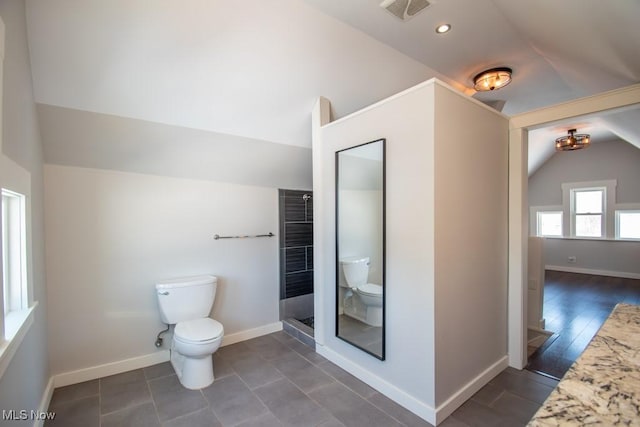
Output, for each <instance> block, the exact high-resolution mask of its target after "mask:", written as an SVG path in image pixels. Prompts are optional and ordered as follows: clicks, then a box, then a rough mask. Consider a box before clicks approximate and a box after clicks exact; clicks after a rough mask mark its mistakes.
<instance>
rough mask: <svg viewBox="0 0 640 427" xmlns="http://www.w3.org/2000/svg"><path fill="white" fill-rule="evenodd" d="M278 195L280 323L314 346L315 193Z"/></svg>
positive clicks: (296, 192)
mask: <svg viewBox="0 0 640 427" xmlns="http://www.w3.org/2000/svg"><path fill="white" fill-rule="evenodd" d="M278 193H279V194H278V196H279V209H280V214H279V217H280V219H279V222H280V233H279V236H280V320H282V322H283V326H284V329H285V330H286V331H287V332H288V333H290V334H291V335H293V336H294V337H296V338H298V339H299V340H301V341H303V342H305V343H307V344H309V345H313V343H314V341H313V193H312V192H311V191H300V190H282V189H281V190H278Z"/></svg>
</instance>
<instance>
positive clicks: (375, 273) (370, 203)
mask: <svg viewBox="0 0 640 427" xmlns="http://www.w3.org/2000/svg"><path fill="white" fill-rule="evenodd" d="M384 209H385V140H384V139H379V140H376V141H372V142H368V143H366V144H362V145H358V146H355V147H351V148H347V149H344V150H340V151H338V152H336V244H337V247H336V276H337V277H336V287H337V289H336V298H337V301H336V335H337V336H338V337H339V338H341V339H343V340H345V341H347V342H349V343H351V344H353V345H355V346H356V347H358V348H360V349H362V350H364V351H366V352H367V353H370V354H371V355H373V356H375V357H377V358H378V359H381V360H384V354H385V348H384V341H385V338H384V337H385V335H384V319H385V305H384V295H385V280H384V278H385V273H384V268H385V260H384V258H385V210H384Z"/></svg>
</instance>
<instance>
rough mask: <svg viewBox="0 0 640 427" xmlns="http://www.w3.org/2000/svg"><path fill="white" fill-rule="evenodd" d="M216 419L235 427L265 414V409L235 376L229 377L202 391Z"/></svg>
mask: <svg viewBox="0 0 640 427" xmlns="http://www.w3.org/2000/svg"><path fill="white" fill-rule="evenodd" d="M202 393H203V394H204V396H205V397H206V398H207V400H208V401H209V405H210V406H211V408H213V412H214V414H215V415H216V417H217V418H218V419H219V420H220V422H222V424H224V425H235V424H239V423H241V422H244V421H247V420H248V419H251V418H255V417H257V416H258V415H262V414H263V413H265V412H267V408H266V407H265V406H264V405H263V404H262V402H261V401H260V400H259V399H258V398H257V397H256V395H255V394H253V392H252V391H251V390H249V388H248V387H247V386H246V385H245V384H244V383H243V382H242V381H241V380H240V378H239V377H238V376H237V375H235V374H234V375H229V376H228V377H225V378H221V379H219V380H216V381H214V382H213V384H212V385H210V386H209V387H207V388H205V389H203V390H202Z"/></svg>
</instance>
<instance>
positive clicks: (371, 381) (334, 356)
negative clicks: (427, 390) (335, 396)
mask: <svg viewBox="0 0 640 427" xmlns="http://www.w3.org/2000/svg"><path fill="white" fill-rule="evenodd" d="M316 353H318V354H320V355H321V356H324V357H325V358H327V359H329V360H330V361H331V362H333V363H335V364H336V365H338V366H339V367H341V368H342V369H344V370H345V371H347V372H349V373H350V374H352V375H353V376H355V377H356V378H358V379H359V380H361V381H363V382H364V383H366V384H368V385H369V386H371V387H373V388H375V389H376V390H377V391H378V392H380V393H382V394H384V395H385V396H387V397H388V398H389V399H391V400H393V401H394V402H396V403H397V404H398V405H400V406H402V407H404V408H406V409H408V410H409V411H411V412H413V413H414V414H416V415H417V416H419V417H420V418H422V419H424V420H425V421H427V422H429V423H431V424H433V425H436V409H435V408H434V407H432V406H430V405H428V404H426V403H425V402H422V401H420V400H418V399H416V398H415V397H413V396H411V395H410V394H408V393H407V392H405V391H404V390H401V389H399V388H398V387H396V386H395V385H393V384H391V383H390V382H388V381H386V380H384V379H382V378H380V377H379V376H377V375H375V374H374V373H372V372H370V371H368V370H366V369H364V368H363V367H362V366H360V365H358V364H356V363H353V362H352V361H351V360H349V359H346V358H345V357H343V356H342V355H340V354H338V353H336V352H335V351H333V350H331V349H329V348H327V347H325V346H323V345H318V343H317V342H316ZM505 367H506V364H505Z"/></svg>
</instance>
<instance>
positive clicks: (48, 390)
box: [33, 377, 54, 427]
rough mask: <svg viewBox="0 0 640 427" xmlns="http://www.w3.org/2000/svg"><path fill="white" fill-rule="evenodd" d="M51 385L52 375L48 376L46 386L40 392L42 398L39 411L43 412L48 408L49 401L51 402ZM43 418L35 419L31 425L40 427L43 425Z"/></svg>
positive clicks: (52, 381)
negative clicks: (41, 392) (42, 391)
mask: <svg viewBox="0 0 640 427" xmlns="http://www.w3.org/2000/svg"><path fill="white" fill-rule="evenodd" d="M53 385H54V379H53V377H51V378H49V382H48V383H47V387H46V388H45V389H44V393H43V394H42V399H41V400H40V407H39V408H38V412H39V413H41V414H42V413H45V412H47V410H48V409H49V403H51V396H53V388H54V387H53ZM44 421H45V420H36V421H35V422H34V423H33V427H42V426H44Z"/></svg>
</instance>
